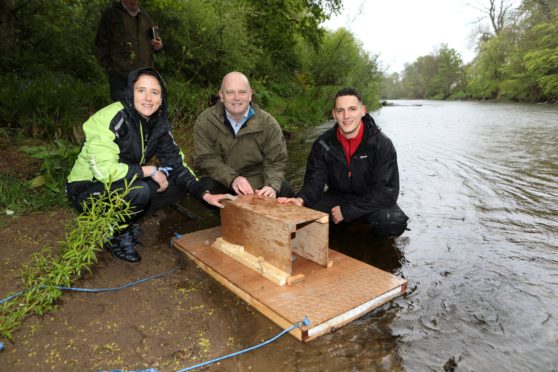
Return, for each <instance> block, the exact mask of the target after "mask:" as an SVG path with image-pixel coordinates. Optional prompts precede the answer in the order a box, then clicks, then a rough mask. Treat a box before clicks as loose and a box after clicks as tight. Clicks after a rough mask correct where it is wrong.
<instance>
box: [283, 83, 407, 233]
mask: <svg viewBox="0 0 558 372" xmlns="http://www.w3.org/2000/svg"><path fill="white" fill-rule="evenodd" d="M332 114H333V118H334V119H335V120H336V121H337V122H336V124H335V126H334V127H333V128H331V129H329V130H327V131H326V132H325V133H323V134H322V135H321V136H320V137H319V138H318V139H317V140H316V141H315V142H314V144H313V145H312V150H311V151H310V155H309V156H308V163H307V166H306V175H305V177H304V185H303V186H302V189H301V190H300V191H299V192H298V194H297V195H296V196H295V198H279V199H278V201H279V202H280V203H291V204H296V205H300V206H303V205H304V206H307V207H309V208H312V209H316V210H319V211H322V212H325V213H329V214H330V216H331V217H330V218H331V220H332V221H333V222H334V223H335V224H339V223H341V222H343V223H349V222H353V221H362V222H367V223H369V224H370V226H371V227H372V230H373V231H374V233H376V234H377V235H379V236H381V237H391V236H399V235H401V234H402V233H403V232H404V231H405V229H406V227H407V220H408V217H407V216H406V215H405V213H403V211H402V210H401V209H400V208H399V206H398V205H397V197H398V195H399V170H398V168H397V154H396V151H395V148H394V146H393V143H392V142H391V140H390V139H389V138H388V137H387V136H386V135H385V134H383V133H382V132H381V131H380V128H378V126H376V123H375V122H374V119H372V117H371V116H370V115H368V114H367V113H366V106H364V105H363V103H362V97H361V96H360V94H359V93H358V92H357V91H356V90H354V89H352V88H345V89H342V90H340V91H339V92H337V94H336V95H335V101H334V108H333V111H332ZM326 186H327V191H324V188H325V187H326Z"/></svg>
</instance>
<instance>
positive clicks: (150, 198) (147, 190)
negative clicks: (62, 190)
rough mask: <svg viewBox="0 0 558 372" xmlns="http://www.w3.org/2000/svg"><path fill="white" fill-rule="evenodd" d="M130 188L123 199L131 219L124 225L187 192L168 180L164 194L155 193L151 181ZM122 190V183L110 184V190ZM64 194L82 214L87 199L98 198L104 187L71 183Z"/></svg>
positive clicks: (139, 182) (155, 189)
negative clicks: (129, 207)
mask: <svg viewBox="0 0 558 372" xmlns="http://www.w3.org/2000/svg"><path fill="white" fill-rule="evenodd" d="M130 187H133V189H132V190H130V192H129V193H128V194H127V195H126V197H125V199H126V200H128V201H129V202H130V206H131V208H132V212H133V214H132V217H131V219H130V221H125V222H126V223H130V222H134V221H137V220H138V219H139V218H141V217H142V216H144V215H147V214H150V213H152V212H154V211H156V210H157V209H160V208H163V207H166V206H169V205H172V204H174V203H176V202H177V201H178V200H180V199H182V198H184V197H185V196H186V194H187V192H186V191H185V190H184V189H183V188H182V187H180V186H179V185H177V184H176V183H175V182H174V180H173V179H172V178H171V179H169V187H168V188H167V189H166V190H165V191H164V192H161V193H159V192H157V189H158V188H159V185H158V184H157V183H156V182H154V181H153V180H152V179H146V180H135V181H134V182H133V183H132V184H131V185H130ZM117 189H120V190H124V181H123V180H121V181H116V182H113V183H112V184H111V190H117ZM66 192H67V194H68V198H69V199H70V202H71V203H72V205H73V206H74V208H76V209H77V210H78V211H79V212H83V207H84V203H87V199H88V198H89V197H91V196H92V197H94V198H95V197H100V196H101V195H102V194H103V193H104V192H105V185H104V184H103V183H101V182H89V181H83V182H72V183H68V184H67V185H66Z"/></svg>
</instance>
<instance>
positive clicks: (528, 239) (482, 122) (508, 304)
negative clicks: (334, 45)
mask: <svg viewBox="0 0 558 372" xmlns="http://www.w3.org/2000/svg"><path fill="white" fill-rule="evenodd" d="M393 102H394V103H396V105H394V106H388V107H384V108H382V109H380V110H379V111H377V112H374V113H372V115H373V117H374V118H375V119H376V122H377V123H378V125H379V126H380V127H381V128H382V130H383V131H384V132H385V133H386V134H387V135H388V136H389V137H390V138H391V139H392V141H393V142H394V144H395V146H396V149H397V153H398V161H399V169H400V180H401V194H400V197H399V205H400V207H401V208H402V209H403V210H404V211H405V213H406V214H407V215H408V216H409V217H410V221H409V228H410V231H407V232H405V233H404V234H403V235H402V236H401V237H399V238H396V239H391V240H387V241H386V240H378V239H376V238H374V237H373V236H371V235H370V234H368V232H367V230H366V228H365V227H364V226H354V227H350V228H349V229H347V230H345V231H342V232H335V233H333V234H332V235H331V236H330V242H331V244H330V245H331V248H333V249H336V250H338V251H341V252H343V253H345V254H348V255H350V256H352V257H355V258H357V259H360V260H362V261H366V262H368V263H370V264H372V265H374V266H377V267H379V268H381V269H383V270H386V271H389V272H391V273H394V274H396V275H400V276H402V277H404V278H406V279H407V280H408V281H409V293H408V294H407V295H406V296H403V297H399V298H397V299H395V300H394V301H392V302H390V303H388V304H386V305H384V306H383V307H381V308H379V309H377V310H375V311H373V312H371V313H369V314H367V315H365V316H364V317H362V318H360V319H358V320H356V321H354V322H352V323H350V324H349V325H347V326H345V327H343V328H341V329H339V330H337V331H336V332H334V333H331V334H328V335H325V336H321V337H319V338H318V339H316V340H314V341H312V342H310V343H308V344H302V343H299V342H298V341H296V340H295V339H293V338H291V337H287V338H285V337H284V338H282V339H281V340H280V341H278V343H275V344H274V345H275V346H269V347H268V348H267V349H266V351H263V350H262V351H261V352H254V353H251V355H249V356H246V357H244V359H242V360H238V359H240V358H237V361H236V362H235V363H234V364H231V365H230V366H231V367H232V366H236V367H238V368H239V370H248V369H249V368H250V367H248V366H252V370H259V368H260V367H261V368H264V367H265V369H266V370H269V369H268V368H273V369H276V370H287V371H314V370H331V371H338V370H351V371H367V370H378V369H380V370H408V371H427V370H443V369H444V366H445V367H446V368H449V367H451V366H452V365H453V366H454V367H455V366H457V367H456V370H458V371H459V370H464V371H466V370H477V371H486V370H514V371H515V370H520V371H535V370H536V371H552V370H554V371H556V370H558V106H556V105H525V104H496V103H474V102H437V101H393ZM330 125H331V123H327V124H324V125H321V126H318V127H315V128H312V129H310V130H308V131H307V132H306V133H304V135H300V136H297V138H296V139H294V140H291V141H290V142H289V158H290V162H291V163H290V168H289V172H288V177H289V179H290V180H291V181H292V183H293V185H294V186H295V188H297V189H298V187H299V186H300V185H301V184H302V179H303V176H304V170H305V168H304V167H305V161H306V156H307V154H308V151H309V148H310V145H311V143H312V141H313V140H314V139H315V138H316V136H317V135H318V134H319V133H321V132H323V131H324V130H325V129H326V128H327V127H329V126H330ZM301 138H304V139H303V140H301ZM349 237H350V238H349ZM254 316H256V317H258V319H257V321H256V325H254V320H253V317H254ZM238 317H239V318H240V319H238V322H239V323H242V322H246V324H251V326H246V327H239V330H238V331H239V332H240V333H241V334H239V335H238V337H239V338H241V337H242V333H244V335H245V336H246V337H249V338H250V340H256V339H257V340H261V339H266V338H269V337H270V336H271V335H274V334H275V333H276V332H275V331H277V330H278V328H277V327H274V328H273V331H270V326H269V325H268V323H269V322H268V321H267V320H266V319H265V318H263V317H259V316H258V314H246V312H245V311H244V308H242V309H239V311H238ZM277 332H278V331H277ZM252 344H254V343H253V342H252V343H250V342H248V345H247V346H250V345H252ZM236 367H235V368H236Z"/></svg>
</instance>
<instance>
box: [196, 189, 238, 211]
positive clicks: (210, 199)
mask: <svg viewBox="0 0 558 372" xmlns="http://www.w3.org/2000/svg"><path fill="white" fill-rule="evenodd" d="M202 199H203V200H205V202H206V203H207V204H210V205H213V206H215V207H219V208H224V207H225V206H224V205H223V204H221V203H220V202H221V201H223V200H235V199H236V196H232V195H231V194H212V193H210V192H206V193H205V194H203V196H202Z"/></svg>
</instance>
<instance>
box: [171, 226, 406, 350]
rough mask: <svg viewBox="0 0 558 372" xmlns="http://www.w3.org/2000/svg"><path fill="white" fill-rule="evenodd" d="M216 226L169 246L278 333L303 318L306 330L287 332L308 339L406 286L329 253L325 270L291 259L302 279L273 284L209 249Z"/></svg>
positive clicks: (218, 228)
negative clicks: (285, 283)
mask: <svg viewBox="0 0 558 372" xmlns="http://www.w3.org/2000/svg"><path fill="white" fill-rule="evenodd" d="M221 236H222V232H221V228H220V227H215V228H212V229H207V230H202V231H197V232H194V233H191V234H186V235H184V236H183V237H181V238H180V239H176V240H174V242H173V245H174V246H175V247H176V248H177V249H179V250H180V251H181V252H183V253H184V254H186V255H187V256H188V257H190V258H191V259H192V260H194V261H195V262H196V264H197V265H198V266H200V267H201V268H202V269H203V270H205V271H206V272H207V273H208V274H209V275H211V276H212V277H213V278H215V279H216V280H217V281H219V282H220V283H221V284H223V285H224V286H225V287H227V288H228V289H230V290H231V291H232V292H234V293H235V294H236V295H238V296H239V297H241V298H242V299H243V300H244V301H246V302H247V303H248V304H249V305H251V306H253V307H254V308H256V309H257V310H258V311H260V312H261V313H262V314H264V315H265V316H266V317H268V318H269V319H271V320H272V321H273V322H275V323H276V324H277V325H279V326H280V327H282V328H283V329H286V328H289V327H290V326H292V325H293V324H295V323H297V322H299V321H301V320H302V319H303V318H304V316H308V318H309V319H310V321H311V322H312V323H311V325H310V326H308V327H302V328H298V329H295V330H293V331H292V332H291V334H292V335H293V336H294V337H296V338H297V339H298V340H301V341H305V342H306V341H310V340H312V339H314V338H316V337H318V336H320V335H323V334H326V333H328V332H331V331H332V330H334V329H336V328H339V327H341V326H343V325H345V324H347V323H349V322H351V321H352V320H354V319H356V318H358V317H360V316H362V315H364V314H366V313H368V312H370V311H371V310H373V309H375V308H377V307H379V306H381V305H382V304H384V303H386V302H388V301H389V300H391V299H393V298H395V297H397V296H400V295H401V294H403V293H405V292H406V290H407V282H406V281H405V280H404V279H401V278H399V277H397V276H394V275H392V274H389V273H387V272H385V271H382V270H380V269H377V268H375V267H373V266H370V265H368V264H366V263H363V262H360V261H358V260H355V259H353V258H350V257H348V256H345V255H343V254H341V253H339V252H336V251H334V250H332V249H330V250H329V260H331V261H332V262H333V265H332V266H331V267H329V268H325V267H323V266H321V265H319V264H316V263H314V262H312V261H310V260H308V259H305V258H303V257H301V256H298V255H294V257H295V260H294V262H293V263H292V272H293V274H295V275H298V274H303V275H304V277H305V279H304V281H302V282H300V283H298V284H293V285H290V286H278V285H276V284H274V283H272V282H271V281H269V280H267V279H266V278H264V277H263V276H261V275H260V274H258V273H257V272H255V271H253V270H251V269H249V268H247V267H246V266H244V265H242V264H241V263H239V262H237V261H235V260H234V259H232V258H230V257H228V256H227V255H225V254H224V253H222V252H220V251H218V250H217V249H215V248H213V247H212V246H211V244H212V243H213V242H214V241H215V240H216V239H217V238H219V237H221Z"/></svg>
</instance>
